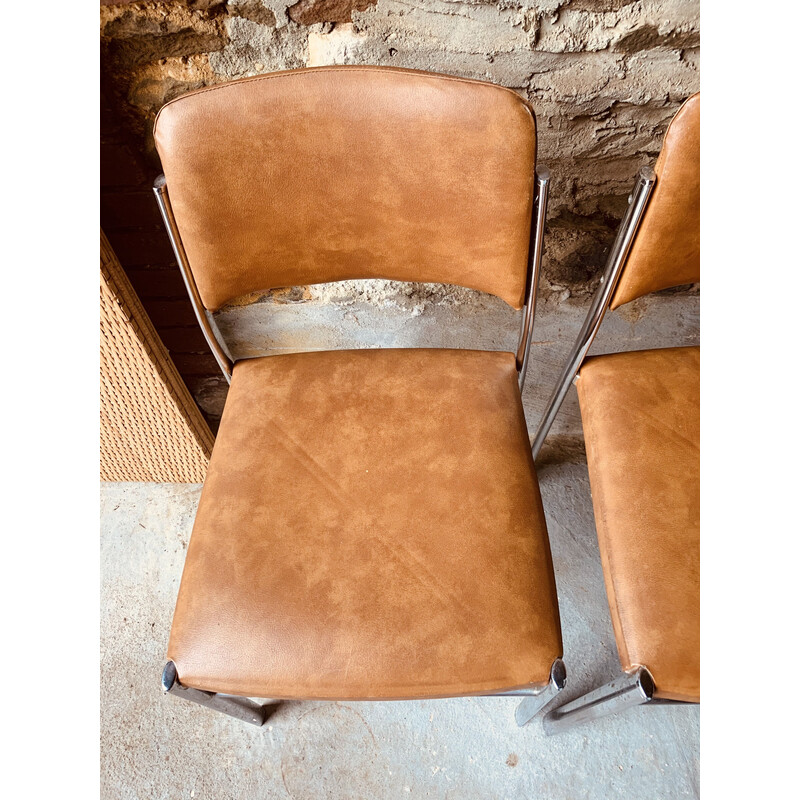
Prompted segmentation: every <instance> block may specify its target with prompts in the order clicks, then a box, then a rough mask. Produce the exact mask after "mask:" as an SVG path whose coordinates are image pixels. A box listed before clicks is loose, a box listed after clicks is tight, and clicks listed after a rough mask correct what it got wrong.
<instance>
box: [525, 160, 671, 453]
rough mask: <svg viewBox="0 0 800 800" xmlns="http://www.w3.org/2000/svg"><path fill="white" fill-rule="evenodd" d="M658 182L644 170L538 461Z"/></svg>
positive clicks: (554, 400)
mask: <svg viewBox="0 0 800 800" xmlns="http://www.w3.org/2000/svg"><path fill="white" fill-rule="evenodd" d="M655 183H656V174H655V172H654V171H653V169H652V168H651V167H642V169H641V170H640V171H639V176H638V178H637V180H636V186H635V187H634V189H633V193H632V194H631V196H630V197H629V198H628V210H627V211H626V212H625V216H624V217H623V219H622V223H621V225H620V228H619V231H618V232H617V237H616V239H614V244H613V245H612V247H611V252H610V253H609V255H608V261H607V262H606V268H605V271H604V272H603V277H602V278H601V279H600V288H599V289H598V291H597V294H595V296H594V299H593V300H592V304H591V306H590V307H589V313H588V314H587V315H586V319H585V320H584V322H583V327H581V330H580V333H579V334H578V338H577V340H576V342H575V344H574V345H573V347H572V350H571V351H570V354H569V358H568V359H567V363H566V366H565V367H564V369H563V371H562V372H561V376H560V377H559V379H558V382H557V383H556V387H555V389H554V390H553V394H552V395H551V397H550V400H549V401H548V403H547V407H546V408H545V412H544V414H543V416H542V421H541V422H540V423H539V429H538V430H537V431H536V435H535V436H534V439H533V445H532V446H531V450H532V452H533V457H534V459H536V457H537V456H538V455H539V451H540V450H541V449H542V445H543V444H544V440H545V439H546V438H547V434H548V433H549V431H550V428H551V427H552V425H553V421H554V420H555V418H556V415H557V414H558V410H559V409H560V408H561V404H562V403H563V402H564V398H565V397H566V396H567V392H568V391H569V387H570V384H571V383H572V382H573V381H574V380H575V376H576V375H577V374H578V370H579V369H580V368H581V364H582V363H583V359H584V358H586V354H587V353H588V352H589V348H590V347H591V346H592V342H593V341H594V337H595V336H596V335H597V331H598V329H599V328H600V323H601V322H602V321H603V317H604V316H605V313H606V311H607V309H608V305H609V303H610V302H611V297H612V295H613V294H614V289H615V288H616V286H617V282H618V281H619V276H620V275H621V274H622V268H623V266H624V265H625V261H626V259H627V257H628V253H629V252H630V249H631V245H632V244H633V239H634V236H635V235H636V230H637V228H638V227H639V223H640V222H641V220H642V216H643V215H644V211H645V208H646V207H647V201H648V200H649V199H650V194H651V192H652V191H653V187H654V186H655Z"/></svg>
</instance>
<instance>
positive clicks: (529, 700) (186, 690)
mask: <svg viewBox="0 0 800 800" xmlns="http://www.w3.org/2000/svg"><path fill="white" fill-rule="evenodd" d="M566 682H567V668H566V667H565V666H564V662H563V661H562V660H561V659H560V658H557V659H556V660H555V661H554V662H553V665H552V666H551V667H550V680H549V681H548V682H547V683H545V684H543V685H542V686H533V687H531V688H530V689H512V690H511V691H508V692H496V693H495V694H492V695H485V696H487V697H524V698H525V699H524V700H523V701H522V702H521V703H520V704H519V705H518V706H517V710H516V712H515V715H514V716H515V718H516V720H517V725H519V726H520V727H522V726H523V725H527V724H528V723H529V722H530V721H531V720H532V719H533V718H534V717H535V716H536V715H537V714H538V713H539V712H540V711H542V710H543V709H544V708H545V706H547V705H549V703H550V702H551V701H552V700H553V699H555V697H556V696H557V695H558V693H559V692H560V691H561V690H562V689H563V688H564V686H565V685H566ZM161 689H162V690H163V691H164V693H165V694H174V695H175V696H176V697H180V698H181V699H182V700H188V701H190V702H192V703H197V704H198V705H201V706H205V707H206V708H210V709H213V710H214V711H219V712H220V713H222V714H227V715H228V716H229V717H235V718H236V719H239V720H241V721H242V722H247V723H249V724H250V725H256V726H258V727H260V726H261V725H263V724H264V723H265V722H266V721H267V719H269V717H271V716H272V714H274V713H275V710H276V709H277V707H278V706H279V705H280V704H281V702H282V701H281V700H271V701H268V702H266V703H263V704H259V703H256V702H255V701H254V700H250V699H249V698H247V697H238V696H236V695H230V694H218V693H217V692H205V691H202V690H201V689H191V688H190V687H188V686H182V685H181V683H180V681H179V679H178V670H177V668H176V666H175V662H174V661H168V662H167V664H166V666H165V667H164V671H163V673H162V674H161Z"/></svg>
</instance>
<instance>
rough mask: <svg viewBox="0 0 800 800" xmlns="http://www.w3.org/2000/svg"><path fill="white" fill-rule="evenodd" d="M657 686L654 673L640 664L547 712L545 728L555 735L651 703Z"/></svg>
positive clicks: (547, 731)
mask: <svg viewBox="0 0 800 800" xmlns="http://www.w3.org/2000/svg"><path fill="white" fill-rule="evenodd" d="M655 688H656V686H655V681H653V676H652V675H651V674H650V673H649V672H648V671H647V669H646V668H645V667H638V668H637V669H635V670H633V671H632V672H627V673H625V674H624V675H622V676H621V677H619V678H615V679H614V680H613V681H611V682H610V683H607V684H605V686H601V687H600V688H599V689H595V690H594V691H591V692H588V693H587V694H584V695H581V696H580V697H577V698H576V699H575V700H571V701H570V702H569V703H564V705H562V706H559V707H558V708H554V709H553V710H552V711H550V712H548V713H547V714H546V715H545V718H544V732H545V733H546V734H547V735H548V736H552V735H553V734H554V733H561V732H562V731H566V730H569V729H570V728H572V727H573V726H575V725H579V724H580V723H582V722H588V721H589V720H592V719H597V718H598V717H604V716H606V715H608V714H616V713H617V712H619V711H624V710H625V709H627V708H632V707H633V706H638V705H641V704H642V703H649V702H650V701H651V700H652V699H653V692H654V691H655Z"/></svg>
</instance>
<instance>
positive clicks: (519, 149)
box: [155, 67, 536, 311]
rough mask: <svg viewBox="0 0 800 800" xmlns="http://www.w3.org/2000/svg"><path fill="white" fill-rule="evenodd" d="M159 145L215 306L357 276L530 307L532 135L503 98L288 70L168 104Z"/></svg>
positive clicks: (189, 250)
mask: <svg viewBox="0 0 800 800" xmlns="http://www.w3.org/2000/svg"><path fill="white" fill-rule="evenodd" d="M155 142H156V147H157V149H158V153H159V155H160V156H161V162H162V166H163V169H164V174H165V176H166V184H167V187H168V188H169V198H170V201H171V204H172V209H173V211H174V217H175V221H176V224H177V228H178V230H179V232H180V238H181V240H182V243H183V246H184V248H185V252H186V256H187V258H188V263H189V265H190V266H191V272H192V274H193V276H194V280H195V282H196V285H197V290H198V292H199V296H200V299H201V300H202V304H203V306H204V307H205V308H206V309H207V310H209V311H215V310H217V309H219V308H220V307H221V306H222V305H224V304H225V303H227V302H228V301H230V300H232V299H233V298H235V297H238V296H240V295H243V294H247V293H250V292H254V291H260V290H265V289H269V288H274V287H282V286H294V285H302V284H309V283H323V282H328V281H337V280H348V279H356V278H389V279H393V280H401V281H421V282H440V283H453V284H458V285H461V286H466V287H469V288H473V289H479V290H482V291H485V292H489V293H491V294H494V295H497V296H498V297H500V298H502V299H503V300H504V301H505V302H506V303H508V304H509V305H510V306H512V307H513V308H516V309H519V308H521V307H522V305H523V303H524V300H525V289H526V277H527V271H528V250H529V237H530V231H531V215H532V209H533V202H534V185H535V178H534V167H535V161H536V127H535V121H534V117H533V113H532V112H531V110H530V108H529V107H528V105H527V104H526V102H525V101H524V100H523V99H522V98H521V97H520V96H519V95H517V94H516V93H515V92H513V91H511V90H509V89H505V88H502V87H499V86H494V85H492V84H488V83H483V82H481V81H473V80H464V79H460V78H453V77H449V76H445V75H434V74H430V73H424V72H417V71H413V70H400V69H394V68H380V67H320V68H314V69H303V70H295V71H290V72H282V73H275V74H271V75H264V76H260V77H256V78H246V79H243V80H239V81H234V82H232V83H228V84H224V85H220V86H212V87H209V88H206V89H200V90H198V91H195V92H191V93H189V94H187V95H183V96H182V97H180V98H178V99H176V100H173V101H172V102H170V103H167V105H165V106H164V107H163V108H162V109H161V111H160V112H159V115H158V117H157V119H156V126H155Z"/></svg>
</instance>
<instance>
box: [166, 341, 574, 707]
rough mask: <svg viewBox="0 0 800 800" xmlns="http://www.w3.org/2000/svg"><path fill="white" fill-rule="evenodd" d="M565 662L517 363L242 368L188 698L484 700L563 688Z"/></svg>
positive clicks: (421, 358) (218, 477) (185, 648)
mask: <svg viewBox="0 0 800 800" xmlns="http://www.w3.org/2000/svg"><path fill="white" fill-rule="evenodd" d="M561 654H562V643H561V633H560V624H559V616H558V604H557V598H556V589H555V582H554V577H553V570H552V563H551V558H550V550H549V545H548V538H547V531H546V527H545V517H544V512H543V510H542V503H541V498H540V495H539V488H538V483H537V479H536V474H535V471H534V466H533V460H532V458H531V450H530V445H529V442H528V433H527V429H526V426H525V419H524V416H523V410H522V402H521V398H520V394H519V389H518V385H517V371H516V368H515V359H514V356H513V354H511V353H501V352H479V351H467V350H356V351H334V352H318V353H303V354H294V355H281V356H272V357H266V358H258V359H253V360H247V361H239V362H237V364H236V365H235V367H234V370H233V381H232V384H231V389H230V392H229V394H228V400H227V403H226V405H225V411H224V414H223V417H222V422H221V425H220V429H219V434H218V436H217V440H216V444H215V447H214V452H213V454H212V457H211V464H210V466H209V470H208V477H207V479H206V483H205V486H204V488H203V493H202V497H201V500H200V505H199V509H198V512H197V518H196V521H195V526H194V531H193V533H192V538H191V542H190V544H189V548H188V552H187V557H186V566H185V569H184V573H183V579H182V582H181V587H180V593H179V597H178V602H177V607H176V611H175V617H174V621H173V626H172V636H171V639H170V643H169V658H171V659H172V660H174V661H175V664H176V667H177V670H178V675H179V676H180V681H181V683H183V684H185V685H188V686H192V687H195V688H200V689H206V690H212V691H222V692H228V693H233V694H243V695H251V696H259V697H275V698H291V697H297V698H327V699H342V698H349V699H369V698H376V699H391V698H414V697H436V696H449V695H460V694H479V693H487V692H491V691H493V690H498V689H503V688H508V687H518V686H525V685H528V684H541V683H545V682H547V680H548V679H549V672H550V666H551V664H552V662H553V660H554V659H555V658H557V657H559V656H561Z"/></svg>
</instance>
